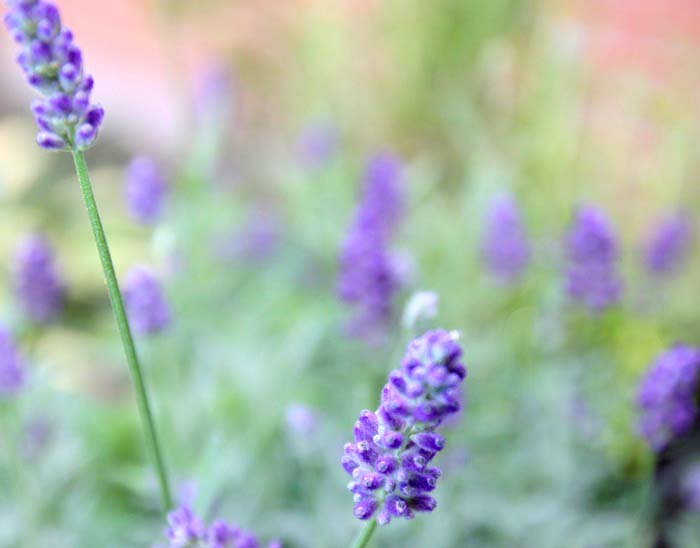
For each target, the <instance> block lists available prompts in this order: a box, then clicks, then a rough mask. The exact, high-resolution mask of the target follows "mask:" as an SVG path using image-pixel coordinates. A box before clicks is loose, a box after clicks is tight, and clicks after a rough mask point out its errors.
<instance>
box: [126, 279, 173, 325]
mask: <svg viewBox="0 0 700 548" xmlns="http://www.w3.org/2000/svg"><path fill="white" fill-rule="evenodd" d="M124 305H125V307H126V312H127V315H128V317H129V323H130V324H131V326H132V328H133V329H134V331H135V332H136V333H139V334H143V335H150V334H154V333H157V332H159V331H162V330H164V329H165V328H166V327H167V326H168V325H169V324H170V306H169V305H168V302H167V301H166V299H165V294H164V292H163V288H162V287H161V284H160V281H159V280H158V278H157V277H156V276H155V274H154V273H153V272H152V271H151V270H150V269H149V268H146V267H143V266H135V267H133V268H131V270H129V272H127V274H126V276H125V278H124Z"/></svg>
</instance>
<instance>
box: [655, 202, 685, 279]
mask: <svg viewBox="0 0 700 548" xmlns="http://www.w3.org/2000/svg"><path fill="white" fill-rule="evenodd" d="M691 243H692V225H691V223H690V221H689V219H688V218H687V217H685V216H683V215H674V216H669V217H667V218H665V219H663V220H662V221H661V222H660V223H659V224H658V225H656V226H655V227H654V229H653V231H652V232H651V234H650V235H649V239H648V240H647V242H646V247H645V249H644V266H645V267H646V269H647V271H648V272H649V274H651V275H652V276H654V277H656V278H661V277H663V276H667V275H670V274H673V273H674V272H677V271H678V270H679V269H680V268H681V267H682V266H683V262H684V261H685V260H686V259H687V257H688V254H689V252H690V246H691Z"/></svg>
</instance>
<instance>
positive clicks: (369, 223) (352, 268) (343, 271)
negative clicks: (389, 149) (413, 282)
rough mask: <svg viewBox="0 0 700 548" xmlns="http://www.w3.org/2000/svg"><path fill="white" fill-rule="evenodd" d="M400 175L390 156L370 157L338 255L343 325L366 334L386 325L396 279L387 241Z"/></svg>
mask: <svg viewBox="0 0 700 548" xmlns="http://www.w3.org/2000/svg"><path fill="white" fill-rule="evenodd" d="M400 181H401V166H400V164H399V162H398V160H397V159H396V158H394V157H393V156H391V155H388V154H384V155H379V156H376V157H374V158H373V159H372V160H371V161H370V162H369V164H368V166H367V170H366V173H365V183H364V189H363V196H362V199H361V201H360V204H359V205H358V207H357V210H356V211H355V217H354V219H353V223H352V225H351V227H350V230H349V232H348V235H347V236H346V238H345V241H344V243H343V247H342V251H341V255H340V270H339V274H338V282H337V289H338V294H339V296H340V298H341V299H342V300H343V301H345V302H346V303H348V304H350V305H351V306H352V308H353V311H352V314H353V315H352V317H351V319H350V321H349V324H348V330H349V332H350V333H351V334H352V335H356V336H360V337H364V338H366V339H368V340H369V338H370V337H372V336H377V334H378V333H379V334H381V333H383V332H384V330H385V329H386V325H387V323H388V322H389V320H390V319H391V315H392V312H393V298H394V295H395V293H396V291H397V289H398V285H399V283H398V276H397V272H396V269H395V265H394V263H393V261H392V257H391V254H390V252H389V244H390V238H391V236H392V233H393V232H394V229H395V227H396V224H397V222H398V219H399V216H400V213H401V190H400Z"/></svg>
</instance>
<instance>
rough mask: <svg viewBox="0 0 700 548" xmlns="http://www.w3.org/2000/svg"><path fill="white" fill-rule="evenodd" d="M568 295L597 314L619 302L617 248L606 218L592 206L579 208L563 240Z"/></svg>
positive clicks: (620, 285)
mask: <svg viewBox="0 0 700 548" xmlns="http://www.w3.org/2000/svg"><path fill="white" fill-rule="evenodd" d="M566 251H567V261H568V266H567V285H566V288H567V292H568V293H569V296H570V297H571V298H572V299H574V300H575V301H578V302H580V303H581V304H583V305H584V306H586V307H587V308H588V309H589V310H591V311H594V312H598V311H601V310H603V309H605V308H607V307H609V306H611V305H612V304H614V303H616V302H617V301H619V300H620V296H621V293H622V282H621V280H620V277H619V275H618V273H617V269H616V262H617V260H618V255H619V252H618V247H617V240H616V238H615V234H614V233H613V231H612V228H611V227H610V224H609V223H608V220H607V219H606V218H605V215H604V214H603V213H602V212H601V211H599V210H598V209H596V208H594V207H592V206H583V207H581V208H579V210H578V211H577V213H576V216H575V218H574V221H573V223H572V226H571V228H570V229H569V233H568V234H567V237H566Z"/></svg>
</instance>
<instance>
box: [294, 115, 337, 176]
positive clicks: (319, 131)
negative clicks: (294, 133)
mask: <svg viewBox="0 0 700 548" xmlns="http://www.w3.org/2000/svg"><path fill="white" fill-rule="evenodd" d="M337 150H338V130H337V129H336V128H335V127H334V126H332V125H329V124H315V125H311V126H308V127H307V128H305V129H304V131H302V133H301V135H300V136H299V140H298V142H297V155H298V157H299V160H300V162H301V164H302V165H303V166H304V167H306V168H309V169H318V168H319V167H321V166H322V165H324V164H325V163H326V162H328V161H329V160H330V159H331V157H332V156H333V155H334V154H335V152H336V151H337Z"/></svg>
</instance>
